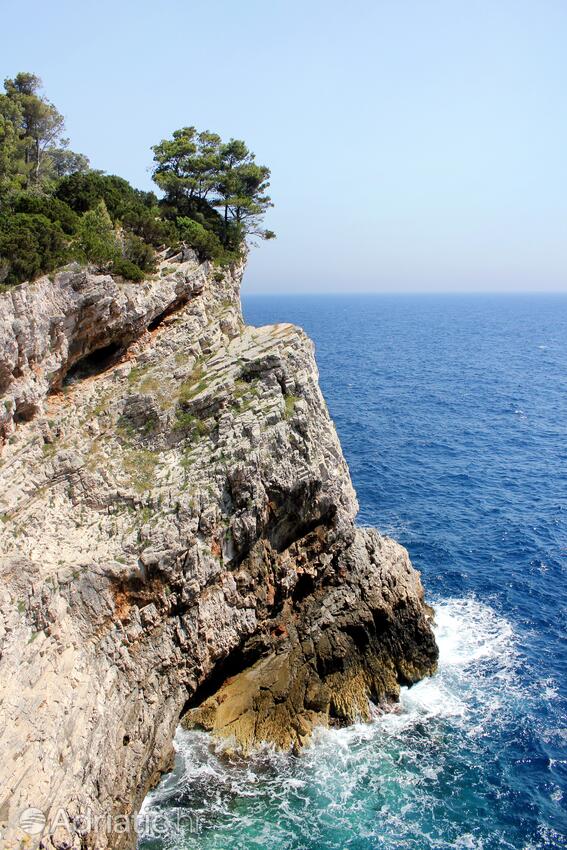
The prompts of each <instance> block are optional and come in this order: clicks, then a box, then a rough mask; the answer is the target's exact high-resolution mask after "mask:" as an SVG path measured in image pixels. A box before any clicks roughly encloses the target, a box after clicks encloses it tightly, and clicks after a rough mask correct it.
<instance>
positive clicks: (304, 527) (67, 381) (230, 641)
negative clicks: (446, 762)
mask: <svg viewBox="0 0 567 850" xmlns="http://www.w3.org/2000/svg"><path fill="white" fill-rule="evenodd" d="M241 274H242V268H232V269H230V270H228V271H226V272H224V273H222V274H221V273H219V272H218V270H215V269H213V268H211V267H209V266H208V265H207V264H202V265H199V264H198V262H197V261H196V258H195V257H194V256H193V255H192V254H190V253H186V254H184V255H180V256H177V257H174V258H170V259H164V261H163V262H162V263H161V266H160V271H159V274H158V275H157V276H156V277H155V279H153V280H151V281H149V282H147V283H144V284H129V283H126V282H124V281H121V280H119V279H116V280H115V279H113V278H111V277H108V276H104V275H99V274H93V273H91V272H88V271H85V270H84V269H80V268H78V267H69V268H67V269H65V270H63V271H62V272H60V273H58V274H56V275H55V276H53V277H52V278H47V277H46V278H42V279H41V280H39V281H37V282H35V283H34V284H25V285H22V286H20V287H17V288H15V289H14V290H12V291H10V292H7V293H5V294H3V295H1V296H0V393H1V394H2V401H1V402H0V421H1V429H2V434H3V436H4V446H3V451H2V459H1V466H0V520H1V522H0V572H1V590H0V684H1V693H0V741H1V751H2V753H3V756H4V758H3V760H2V762H1V763H0V833H2V834H3V836H4V838H3V841H4V842H5V843H4V845H2V846H6V847H14V846H20V845H19V842H20V841H21V840H22V839H23V838H24V837H25V832H24V831H23V830H22V825H21V823H20V816H21V812H22V810H24V809H26V808H28V807H33V808H36V809H38V810H40V811H41V812H42V813H44V815H45V817H46V819H47V823H46V826H45V829H44V830H43V832H41V831H39V832H38V831H33V833H32V835H31V837H30V836H28V838H27V840H28V841H29V844H27V845H26V846H29V847H34V846H38V844H39V841H40V840H41V841H42V842H43V845H42V846H43V847H45V848H58V849H59V850H62V848H64V847H65V848H69V847H73V848H94V847H96V848H101V850H104V848H107V847H113V848H122V847H132V846H133V845H134V843H135V836H134V833H133V829H132V821H133V816H134V815H135V813H136V812H137V810H138V808H139V806H140V804H141V802H142V800H143V798H144V796H145V795H146V793H147V791H148V789H149V788H150V787H151V786H152V785H153V784H155V782H156V781H157V780H158V779H159V776H160V774H161V772H163V771H164V770H166V769H167V767H168V765H169V764H170V760H171V753H172V738H173V734H174V731H175V728H176V726H177V724H178V722H179V719H180V717H183V722H184V723H185V724H187V725H189V726H191V725H199V726H202V727H205V728H208V729H211V730H212V731H213V733H214V734H217V735H221V736H228V737H230V738H232V739H234V741H235V742H236V743H238V744H239V745H240V746H241V747H242V748H243V750H244V751H248V750H249V749H250V748H252V747H253V746H254V745H255V744H256V743H257V742H259V741H262V740H267V741H272V742H274V744H276V745H277V746H281V747H288V746H293V747H296V748H298V747H300V746H301V745H303V744H304V743H306V742H307V741H308V740H309V736H310V733H311V730H312V728H313V726H314V725H315V724H321V723H322V724H329V723H337V724H341V723H350V722H352V721H353V720H355V719H358V718H368V717H369V716H370V707H369V700H372V701H373V702H374V703H375V704H381V703H383V704H385V703H388V702H391V701H395V700H396V699H397V696H398V693H399V686H400V684H411V683H413V682H415V681H417V680H418V679H419V678H421V677H423V676H424V675H427V674H429V673H431V672H432V671H433V670H434V669H435V663H436V657H437V650H436V646H435V642H434V639H433V636H432V632H431V628H430V622H429V609H428V608H427V606H426V605H425V603H424V601H423V590H422V587H421V583H420V580H419V576H418V574H417V573H416V572H415V571H414V570H413V568H412V566H411V564H410V562H409V559H408V556H407V553H406V552H405V550H404V549H403V548H402V547H400V546H399V545H398V544H397V543H395V542H394V541H392V540H390V539H388V538H385V537H382V536H381V535H379V534H378V533H377V532H376V531H374V530H370V529H361V528H357V527H356V526H355V523H354V520H355V516H356V512H357V503H356V497H355V493H354V490H353V487H352V484H351V481H350V477H349V473H348V469H347V466H346V464H345V461H344V459H343V456H342V453H341V449H340V445H339V442H338V439H337V436H336V433H335V429H334V427H333V424H332V422H331V420H330V418H329V415H328V412H327V409H326V405H325V402H324V400H323V398H322V396H321V392H320V389H319V386H318V376H317V369H316V365H315V360H314V353H313V346H312V343H311V342H310V341H309V339H308V338H307V337H306V336H305V334H304V333H303V332H302V331H301V330H300V329H298V328H296V327H293V326H291V325H288V324H281V325H275V326H272V327H264V328H253V327H246V326H244V324H243V321H242V316H241V312H240V299H239V284H240V278H241ZM119 818H122V819H123V820H124V819H128V824H129V826H128V828H125V829H122V828H120V829H117V823H118V820H117V819H119ZM120 823H122V821H120Z"/></svg>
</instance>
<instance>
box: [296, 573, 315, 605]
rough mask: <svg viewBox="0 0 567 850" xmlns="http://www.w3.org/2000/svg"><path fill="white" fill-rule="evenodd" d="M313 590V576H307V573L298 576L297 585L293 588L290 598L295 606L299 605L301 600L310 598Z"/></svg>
mask: <svg viewBox="0 0 567 850" xmlns="http://www.w3.org/2000/svg"><path fill="white" fill-rule="evenodd" d="M314 590H315V578H314V576H312V575H309V573H303V574H302V575H300V577H299V579H298V581H297V584H296V585H295V587H294V588H293V593H292V596H291V598H292V600H293V601H294V602H295V603H296V604H299V603H300V602H303V600H304V599H306V598H307V597H308V596H311V594H312V593H313V592H314Z"/></svg>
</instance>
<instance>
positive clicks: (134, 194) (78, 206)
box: [55, 171, 157, 221]
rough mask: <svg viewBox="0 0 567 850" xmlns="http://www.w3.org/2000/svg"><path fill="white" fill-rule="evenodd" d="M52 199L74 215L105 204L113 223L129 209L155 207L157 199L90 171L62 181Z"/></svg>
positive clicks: (107, 176) (118, 179) (110, 177)
mask: <svg viewBox="0 0 567 850" xmlns="http://www.w3.org/2000/svg"><path fill="white" fill-rule="evenodd" d="M55 195H56V197H57V198H59V199H60V200H61V201H64V202H65V203H66V204H67V205H68V206H70V207H71V209H72V210H75V212H77V213H84V212H87V210H92V209H94V207H96V206H97V204H98V203H100V201H104V203H105V205H106V208H107V210H108V213H109V215H110V217H111V218H112V220H113V221H117V220H119V219H121V218H122V215H123V214H124V213H125V212H126V211H127V210H129V209H131V208H132V207H136V208H143V207H152V206H153V207H155V205H156V204H157V198H156V196H155V195H154V193H153V192H141V191H139V190H138V189H134V188H133V187H132V186H130V184H129V183H128V181H127V180H124V179H123V178H122V177H116V176H115V175H114V174H98V173H97V172H96V171H89V172H87V173H86V174H84V173H80V172H77V173H75V174H70V175H69V176H68V177H64V178H63V179H62V180H61V181H60V183H59V185H58V186H57V189H56V190H55Z"/></svg>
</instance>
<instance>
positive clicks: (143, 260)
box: [124, 233, 156, 273]
mask: <svg viewBox="0 0 567 850" xmlns="http://www.w3.org/2000/svg"><path fill="white" fill-rule="evenodd" d="M124 254H125V258H126V260H129V261H130V262H131V263H134V265H136V266H138V268H140V269H142V271H144V272H148V273H152V272H155V270H156V255H155V251H154V249H153V248H152V246H151V245H148V244H147V243H146V242H144V240H143V239H141V238H140V236H136V235H135V234H134V233H129V234H127V235H126V239H125V243H124Z"/></svg>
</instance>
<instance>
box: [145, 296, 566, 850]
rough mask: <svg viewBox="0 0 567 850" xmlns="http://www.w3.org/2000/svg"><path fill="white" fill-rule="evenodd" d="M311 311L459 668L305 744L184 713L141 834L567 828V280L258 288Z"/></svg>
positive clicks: (381, 495) (485, 842)
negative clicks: (208, 723) (169, 765)
mask: <svg viewBox="0 0 567 850" xmlns="http://www.w3.org/2000/svg"><path fill="white" fill-rule="evenodd" d="M244 308H245V315H246V319H247V321H248V322H249V323H252V324H255V325H262V324H267V323H273V322H279V321H288V322H294V323H296V324H298V325H301V326H302V327H303V328H305V330H306V331H307V332H308V334H309V335H310V336H311V337H312V338H313V340H314V341H315V344H316V350H317V361H318V364H319V369H320V377H321V385H322V388H323V392H324V394H325V396H326V399H327V402H328V405H329V409H330V412H331V415H332V416H333V419H334V421H335V423H336V426H337V429H338V432H339V436H340V438H341V441H342V445H343V450H344V453H345V455H346V458H347V460H348V462H349V465H350V469H351V473H352V477H353V480H354V484H355V487H356V490H357V492H358V498H359V501H360V515H359V522H360V523H361V524H370V525H374V526H377V527H378V528H379V529H380V530H382V531H383V532H385V533H387V534H390V535H392V536H394V537H395V538H396V539H398V540H399V541H400V542H401V543H403V544H404V545H405V546H406V547H407V548H408V550H409V552H410V555H411V558H412V561H413V563H414V565H415V566H416V568H417V569H419V570H420V571H421V573H422V579H423V582H424V584H425V587H426V591H427V595H428V598H429V600H430V601H431V602H432V604H433V606H434V608H435V612H436V634H437V641H438V644H439V648H440V662H439V672H438V673H437V674H436V675H435V676H434V677H433V678H431V679H428V680H425V681H423V682H421V683H419V684H418V685H416V686H414V687H413V688H411V689H410V690H404V691H403V693H402V701H401V711H400V712H399V713H397V714H390V715H383V716H381V717H379V718H377V719H376V720H375V721H374V722H373V723H371V724H369V725H358V726H354V727H351V728H349V729H343V730H331V731H323V730H321V731H320V732H318V733H317V735H316V737H315V741H314V743H313V745H312V746H311V747H310V748H308V749H307V750H306V751H305V752H303V753H302V754H301V755H300V756H298V757H297V756H291V755H284V754H275V753H273V752H271V751H269V750H265V751H262V752H261V753H259V754H258V755H257V756H256V757H255V758H253V759H252V760H250V761H248V762H245V761H239V760H232V761H230V760H228V759H227V758H226V757H224V756H223V755H222V753H221V752H219V751H217V750H215V748H214V747H213V746H211V743H210V741H209V739H208V737H207V735H206V734H205V733H199V732H193V733H189V732H178V734H177V738H176V746H177V761H176V767H175V771H174V772H173V773H172V774H170V775H169V776H167V777H165V778H164V780H163V781H162V783H161V785H160V786H159V788H158V789H156V791H154V792H152V794H151V795H150V796H149V798H148V799H147V801H146V803H145V806H144V809H143V812H142V820H141V825H142V831H143V832H144V837H143V838H142V841H141V843H140V846H141V848H143V850H174V848H175V850H196V848H202V850H248V849H249V848H257V850H276V848H277V850H284V848H286V849H287V850H343V848H352V850H374V848H384V849H385V850H400V848H411V850H433V848H435V850H437V849H439V850H441V848H471V850H473V849H474V850H493V848H494V849H495V848H511V850H535V848H566V847H567V837H566V836H567V655H566V599H567V593H566V579H567V297H561V296H509V297H504V296H475V297H473V296H470V297H469V296H415V297H414V296H411V297H410V296H368V297H367V296H336V297H331V296H325V297H322V296H317V297H315V296H304V297H291V296H289V297H279V296H271V297H270V296H266V297H260V296H254V297H248V298H246V299H245V300H244Z"/></svg>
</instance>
